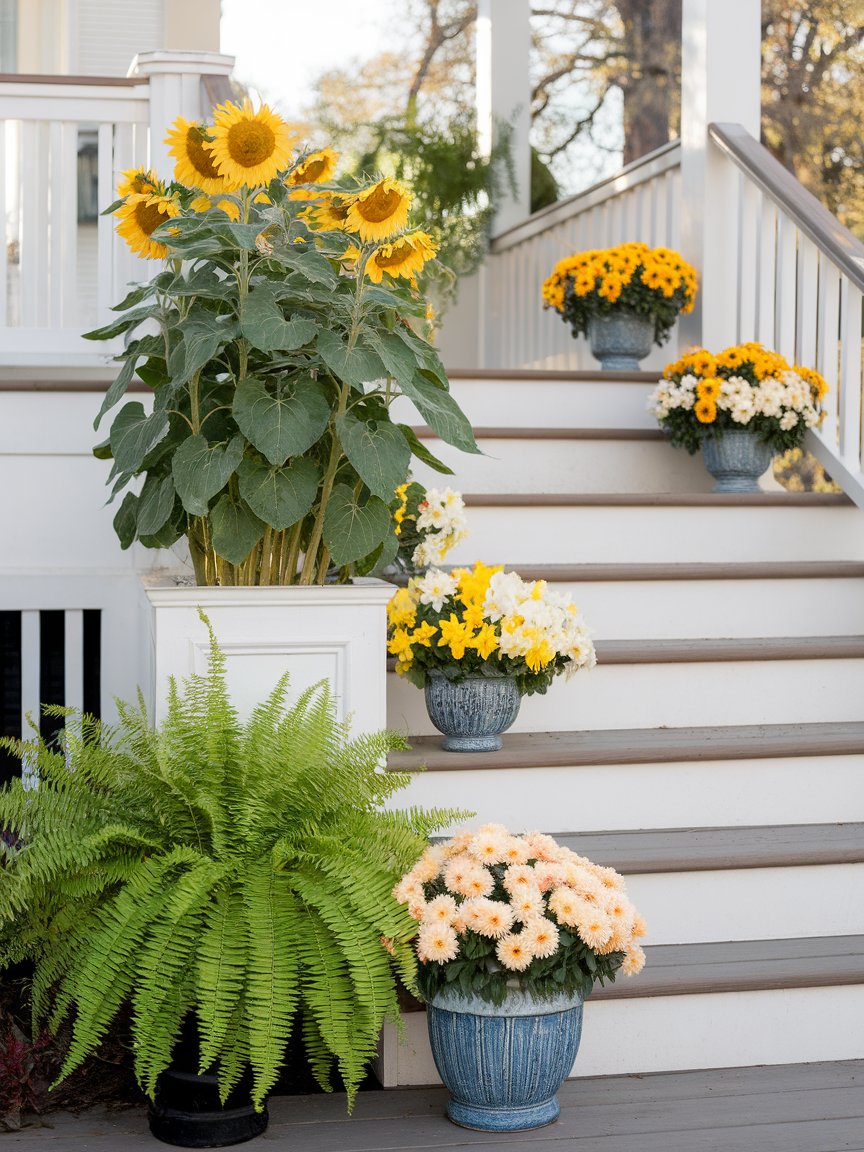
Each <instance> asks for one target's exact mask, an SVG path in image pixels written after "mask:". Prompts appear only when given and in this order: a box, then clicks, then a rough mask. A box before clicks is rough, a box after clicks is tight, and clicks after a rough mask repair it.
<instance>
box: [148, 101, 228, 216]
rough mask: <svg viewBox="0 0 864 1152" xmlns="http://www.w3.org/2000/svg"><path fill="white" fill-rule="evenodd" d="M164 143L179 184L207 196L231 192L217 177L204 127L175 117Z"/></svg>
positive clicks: (222, 179)
mask: <svg viewBox="0 0 864 1152" xmlns="http://www.w3.org/2000/svg"><path fill="white" fill-rule="evenodd" d="M165 143H166V144H168V145H170V147H169V149H168V152H169V155H171V156H173V157H174V159H175V160H176V161H177V163H176V164H175V165H174V176H175V178H176V179H177V180H178V181H179V182H180V183H181V184H190V185H191V186H192V187H193V188H200V189H201V191H202V192H206V193H207V194H208V195H216V194H217V193H219V192H231V191H233V186H232V185H230V184H229V182H228V181H227V180H226V179H225V177H224V176H223V175H222V174H221V173H220V171H219V169H218V168H217V167H216V161H215V160H214V158H213V155H212V153H211V152H210V151H208V147H207V146H208V144H209V138H208V135H207V127H206V125H204V124H196V123H194V121H192V120H185V119H184V118H183V117H182V116H178V117H177V119H176V120H175V121H174V124H173V125H172V127H171V130H170V131H169V133H168V135H167V136H166V137H165ZM196 211H198V209H196Z"/></svg>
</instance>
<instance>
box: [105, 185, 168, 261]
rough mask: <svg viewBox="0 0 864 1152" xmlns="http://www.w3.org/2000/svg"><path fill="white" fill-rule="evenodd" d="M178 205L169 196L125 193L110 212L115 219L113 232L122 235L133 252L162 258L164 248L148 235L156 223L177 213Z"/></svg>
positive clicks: (164, 254) (164, 253) (166, 252)
mask: <svg viewBox="0 0 864 1152" xmlns="http://www.w3.org/2000/svg"><path fill="white" fill-rule="evenodd" d="M179 214H180V205H179V204H178V203H177V201H176V200H174V199H172V197H170V196H159V195H153V194H148V193H144V192H142V193H138V194H134V195H132V196H129V197H128V198H127V200H126V203H125V204H124V205H123V206H122V207H121V208H118V209H117V211H116V212H115V213H114V215H115V216H116V217H117V218H118V219H119V221H120V223H119V224H118V225H117V234H118V236H122V237H123V239H124V240H125V241H126V243H127V244H128V245H129V247H130V248H131V249H132V251H133V252H137V253H138V254H139V255H141V256H146V257H148V259H150V260H164V259H165V257H166V256H167V255H168V249H167V248H166V246H165V245H164V244H160V243H159V242H158V241H156V240H151V239H150V236H151V234H152V233H153V232H155V231H156V229H157V228H158V227H159V225H160V224H164V223H165V221H166V220H170V219H171V218H172V217H174V216H179Z"/></svg>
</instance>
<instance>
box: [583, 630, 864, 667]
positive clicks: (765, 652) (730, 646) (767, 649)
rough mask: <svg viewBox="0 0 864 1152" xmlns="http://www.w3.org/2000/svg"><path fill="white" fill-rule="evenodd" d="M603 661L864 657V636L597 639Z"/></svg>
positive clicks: (688, 661) (646, 662)
mask: <svg viewBox="0 0 864 1152" xmlns="http://www.w3.org/2000/svg"><path fill="white" fill-rule="evenodd" d="M594 647H595V649H596V651H597V660H598V663H600V664H703V663H715V662H717V661H729V660H757V661H758V660H826V659H827V660H844V659H847V660H848V659H860V658H862V657H864V636H765V637H750V636H747V637H743V638H739V637H731V638H719V639H718V638H707V639H701V638H700V639H693V640H690V639H688V640H595V642H594Z"/></svg>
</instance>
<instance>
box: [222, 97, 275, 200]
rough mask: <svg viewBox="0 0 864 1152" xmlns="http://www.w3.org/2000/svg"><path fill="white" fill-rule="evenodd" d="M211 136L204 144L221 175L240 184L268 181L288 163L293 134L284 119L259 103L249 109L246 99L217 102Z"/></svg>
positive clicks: (248, 184)
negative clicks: (218, 103) (239, 101)
mask: <svg viewBox="0 0 864 1152" xmlns="http://www.w3.org/2000/svg"><path fill="white" fill-rule="evenodd" d="M210 135H211V136H212V140H210V141H205V142H204V147H205V148H206V149H207V150H208V151H209V152H210V153H211V154H212V157H213V163H214V164H215V166H216V168H217V169H218V172H219V174H220V176H223V177H224V178H225V179H226V180H228V181H229V182H230V183H231V184H233V185H235V186H236V187H239V186H241V185H245V186H246V187H249V188H252V187H255V186H256V185H258V184H267V183H269V182H270V181H271V180H272V179H273V177H274V176H275V175H276V173H277V172H279V171H280V169H282V168H287V167H288V160H289V156H290V153H291V148H292V146H293V144H294V140H295V136H294V133H293V132H292V131H291V129H290V128H289V127H288V125H287V124H286V123H285V121H284V120H283V119H282V118H281V117H280V116H277V115H276V113H275V112H272V111H271V110H270V108H269V107H268V106H267V105H266V104H262V105H261V107H260V108H259V109H258V111H257V112H253V111H252V104H251V102H250V101H249V100H245V101H244V102H243V105H242V107H241V106H240V105H239V104H220V105H219V107H218V108H217V109H216V116H215V120H214V123H213V127H212V128H211V129H210Z"/></svg>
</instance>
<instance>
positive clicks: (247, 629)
mask: <svg viewBox="0 0 864 1152" xmlns="http://www.w3.org/2000/svg"><path fill="white" fill-rule="evenodd" d="M393 591H394V589H393V586H392V585H391V584H386V583H384V582H383V581H381V580H372V579H361V580H357V581H355V583H353V584H338V585H327V586H325V587H297V586H293V587H278V588H206V587H199V586H183V585H179V586H178V584H177V583H176V581H174V580H173V579H171V578H165V577H164V576H163V577H156V576H154V577H144V578H142V612H141V628H142V634H141V643H140V648H139V650H140V652H141V661H142V666H141V668H140V672H139V683H140V684H141V685H142V689H143V691H144V695H145V699H146V700H147V706H148V711H149V713H150V715H151V716H155V718H156V721H157V722H158V721H159V720H161V719H162V718H163V717H164V714H165V707H166V698H167V690H168V678H169V676H175V677H178V678H182V677H184V676H189V675H190V674H192V673H204V672H206V670H207V654H208V650H209V637H208V634H207V629H206V628H205V626H204V624H203V623H202V622H201V620H200V619H199V617H198V609H199V607H200V608H202V609H203V610H204V612H206V614H207V616H208V618H209V620H210V623H211V624H212V626H213V629H214V631H215V633H216V638H217V640H218V642H219V646H220V647H221V649H222V651H223V652H224V653H225V658H226V664H227V676H228V687H229V691H230V693H231V697H232V700H233V702H234V704H235V706H236V707H237V708H238V709H239V711H240V713H241V716H243V717H244V718H245V717H246V716H248V715H249V713H250V711H251V710H252V708H254V706H255V705H256V704H258V703H259V702H261V701H262V700H264V699H266V697H267V696H268V695H269V694H270V692H271V691H272V690H273V687H274V686H275V684H276V681H277V680H278V679H279V677H280V676H281V675H282V673H283V672H285V671H286V670H287V671H288V672H290V674H291V682H290V690H289V699H295V698H296V697H297V696H298V695H299V693H300V692H302V691H303V689H304V688H307V687H308V686H309V685H310V684H314V683H315V682H316V681H318V680H322V679H325V678H326V679H328V680H329V681H330V684H331V686H332V691H333V693H334V695H335V697H336V704H337V710H338V715H339V717H340V719H344V718H346V717H349V716H350V717H351V718H352V724H351V732H352V735H358V734H359V733H361V732H375V731H379V730H380V729H382V728H384V727H386V722H387V691H386V678H387V664H386V659H387V656H386V642H387V622H386V611H385V607H386V604H387V601H388V600H389V599H390V597H391V595H392V594H393Z"/></svg>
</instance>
